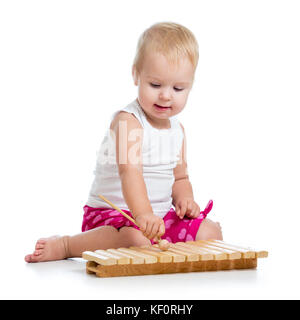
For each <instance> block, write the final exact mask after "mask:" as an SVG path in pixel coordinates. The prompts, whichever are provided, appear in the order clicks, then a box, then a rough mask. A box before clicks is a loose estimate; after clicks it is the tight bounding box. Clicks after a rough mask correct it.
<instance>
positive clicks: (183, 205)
mask: <svg viewBox="0 0 300 320" xmlns="http://www.w3.org/2000/svg"><path fill="white" fill-rule="evenodd" d="M175 209H176V214H177V216H178V217H179V218H180V219H183V217H184V216H185V215H186V216H187V217H189V218H197V217H198V216H199V214H200V207H199V206H198V204H197V203H196V202H195V201H194V199H192V198H182V199H180V200H179V201H178V202H177V203H176V204H175Z"/></svg>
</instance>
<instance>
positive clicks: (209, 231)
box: [196, 219, 223, 240]
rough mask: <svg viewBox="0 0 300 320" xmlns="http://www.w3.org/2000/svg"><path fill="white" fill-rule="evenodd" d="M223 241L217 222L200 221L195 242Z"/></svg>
mask: <svg viewBox="0 0 300 320" xmlns="http://www.w3.org/2000/svg"><path fill="white" fill-rule="evenodd" d="M209 239H215V240H223V235H222V228H221V225H220V223H219V222H214V221H212V220H209V219H205V220H203V221H202V223H201V225H200V227H199V230H198V232H197V235H196V240H209Z"/></svg>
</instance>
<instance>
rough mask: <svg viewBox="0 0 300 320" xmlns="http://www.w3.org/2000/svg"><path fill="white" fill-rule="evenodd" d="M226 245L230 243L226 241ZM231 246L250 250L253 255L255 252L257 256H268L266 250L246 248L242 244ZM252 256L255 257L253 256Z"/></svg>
mask: <svg viewBox="0 0 300 320" xmlns="http://www.w3.org/2000/svg"><path fill="white" fill-rule="evenodd" d="M214 241H218V242H219V241H220V240H214ZM226 245H229V244H227V243H226ZM230 246H231V247H235V248H237V249H238V250H246V251H247V250H248V252H251V253H252V255H253V253H254V254H255V258H266V257H267V256H268V251H265V250H254V249H251V248H246V247H242V246H239V245H232V244H230ZM252 258H254V257H253V256H252Z"/></svg>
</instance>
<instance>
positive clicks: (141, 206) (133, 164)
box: [111, 112, 165, 239]
mask: <svg viewBox="0 0 300 320" xmlns="http://www.w3.org/2000/svg"><path fill="white" fill-rule="evenodd" d="M111 129H112V130H113V131H114V132H115V137H116V160H117V164H118V169H119V175H120V179H121V183H122V192H123V196H124V199H125V201H126V203H127V205H128V208H129V210H130V212H131V213H132V215H133V217H134V219H135V221H136V222H137V224H138V226H139V227H140V229H141V231H142V232H143V234H144V235H145V236H146V237H147V238H149V239H153V238H154V237H161V236H162V235H163V234H164V232H165V228H164V222H163V220H162V219H161V218H159V217H157V216H155V215H154V213H153V210H152V207H151V204H150V201H149V198H148V195H147V189H146V184H145V181H144V177H143V167H142V141H143V129H142V127H141V125H140V123H139V121H138V120H137V119H136V118H135V117H134V116H133V115H132V114H130V113H127V112H120V113H119V114H117V115H116V117H115V119H114V120H113V122H112V124H111Z"/></svg>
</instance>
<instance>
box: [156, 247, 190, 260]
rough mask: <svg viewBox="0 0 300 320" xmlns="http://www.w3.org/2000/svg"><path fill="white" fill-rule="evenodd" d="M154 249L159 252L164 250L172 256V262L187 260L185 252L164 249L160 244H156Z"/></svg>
mask: <svg viewBox="0 0 300 320" xmlns="http://www.w3.org/2000/svg"><path fill="white" fill-rule="evenodd" d="M151 248H152V250H159V252H163V253H164V254H165V255H169V256H170V257H172V262H184V261H185V258H186V257H185V255H183V254H181V253H180V254H178V253H175V252H170V251H162V250H161V249H159V247H158V245H157V244H155V245H153V246H152V247H151Z"/></svg>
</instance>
